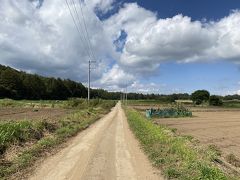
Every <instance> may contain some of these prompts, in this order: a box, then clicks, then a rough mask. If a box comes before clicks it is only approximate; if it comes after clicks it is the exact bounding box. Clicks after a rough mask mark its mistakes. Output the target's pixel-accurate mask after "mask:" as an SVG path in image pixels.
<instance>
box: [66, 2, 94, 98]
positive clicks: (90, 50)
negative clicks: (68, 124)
mask: <svg viewBox="0 0 240 180" xmlns="http://www.w3.org/2000/svg"><path fill="white" fill-rule="evenodd" d="M65 1H66V4H67V6H68V9H69V11H70V14H71V16H72V19H73V22H74V24H75V26H76V28H77V31H78V32H79V36H80V38H81V40H83V42H84V41H85V40H86V43H87V48H86V50H87V54H88V56H89V60H88V101H89V100H90V85H91V84H90V82H91V63H93V62H95V61H93V60H92V59H95V56H94V53H93V50H92V46H91V42H90V38H89V33H88V30H87V25H86V22H85V18H84V14H83V10H82V4H81V2H80V1H79V5H80V10H81V15H82V19H83V23H84V28H85V31H86V36H87V37H85V33H84V32H83V39H82V36H81V32H80V29H79V27H78V25H79V26H80V28H81V27H82V26H81V20H80V17H79V14H78V10H77V8H76V5H75V1H74V0H71V2H72V4H73V11H74V12H75V14H76V17H77V20H78V23H77V21H76V19H75V17H74V15H73V13H72V10H71V8H70V5H69V3H68V1H67V0H65ZM84 28H83V29H84ZM81 29H82V28H81ZM91 56H92V57H91Z"/></svg>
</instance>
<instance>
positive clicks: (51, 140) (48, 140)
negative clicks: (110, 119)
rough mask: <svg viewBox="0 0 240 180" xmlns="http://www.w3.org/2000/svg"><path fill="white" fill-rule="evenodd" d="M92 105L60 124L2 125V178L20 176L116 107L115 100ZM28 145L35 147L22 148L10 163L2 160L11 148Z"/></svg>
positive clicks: (24, 123) (30, 122)
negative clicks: (40, 159) (48, 153)
mask: <svg viewBox="0 0 240 180" xmlns="http://www.w3.org/2000/svg"><path fill="white" fill-rule="evenodd" d="M91 103H92V104H91V105H90V106H86V107H84V108H79V110H77V111H74V112H73V113H72V114H69V115H67V116H66V117H64V118H62V119H60V120H59V121H57V122H47V121H36V122H35V121H27V120H25V121H20V122H14V121H13V122H6V123H5V122H2V123H0V179H8V178H9V177H12V176H14V174H16V173H19V172H20V174H21V171H23V170H25V169H26V168H28V167H31V166H32V165H34V162H35V161H36V160H38V159H39V158H40V157H42V156H44V154H45V153H46V152H48V151H51V150H53V149H54V148H56V147H58V146H59V145H60V144H62V143H63V142H66V141H67V139H68V138H70V137H72V136H74V135H76V134H77V133H78V132H80V131H82V130H84V129H86V128H88V127H89V126H90V125H91V124H92V123H94V122H95V121H97V120H98V119H99V118H100V117H101V116H103V115H104V114H106V113H107V112H109V111H110V109H111V108H112V107H113V106H114V105H115V104H116V102H115V101H104V100H98V101H97V102H96V100H95V101H92V102H91ZM68 107H70V106H68ZM77 107H78V106H77ZM27 142H32V143H33V145H31V146H30V147H26V148H23V149H22V150H21V151H20V152H19V153H18V154H17V155H16V156H15V157H14V158H13V159H11V161H9V160H8V161H7V162H5V161H2V160H1V156H2V159H3V160H4V153H6V152H7V151H8V148H9V147H11V146H12V145H16V144H18V145H21V146H24V143H27Z"/></svg>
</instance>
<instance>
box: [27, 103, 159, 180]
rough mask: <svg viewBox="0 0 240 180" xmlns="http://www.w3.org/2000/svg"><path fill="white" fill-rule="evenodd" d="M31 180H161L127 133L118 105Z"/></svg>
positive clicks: (125, 121) (41, 166)
mask: <svg viewBox="0 0 240 180" xmlns="http://www.w3.org/2000/svg"><path fill="white" fill-rule="evenodd" d="M30 179H32V180H33V179H34V180H36V179H37V180H40V179H41V180H42V179H44V180H48V179H49V180H55V179H56V180H61V179H74V180H75V179H76V180H78V179H80V180H81V179H82V180H95V179H96V180H98V179H99V180H115V179H116V180H155V179H156V180H157V179H158V180H161V179H162V178H161V176H160V175H158V174H157V172H156V171H155V170H154V169H153V168H152V166H151V164H150V163H149V162H148V160H147V158H146V156H145V155H144V154H143V152H142V151H141V149H140V148H139V144H138V142H137V141H136V139H135V138H134V136H133V134H132V133H131V131H130V130H129V127H128V124H127V120H126V117H125V114H124V112H123V110H122V108H121V105H120V103H118V104H117V105H116V106H115V107H114V108H113V110H112V111H111V112H110V113H109V114H108V115H106V116H105V117H104V118H102V119H100V120H99V121H98V122H96V123H95V124H94V125H92V126H91V127H90V128H88V129H87V130H85V131H83V132H82V133H80V134H79V135H78V136H77V137H76V138H74V139H73V140H72V142H71V143H70V145H69V146H68V147H67V148H65V149H63V150H62V151H60V152H59V153H58V154H56V155H55V156H53V157H51V158H49V159H47V160H46V161H45V162H43V164H42V165H40V167H39V168H38V169H37V170H36V172H35V173H34V174H33V176H32V177H30Z"/></svg>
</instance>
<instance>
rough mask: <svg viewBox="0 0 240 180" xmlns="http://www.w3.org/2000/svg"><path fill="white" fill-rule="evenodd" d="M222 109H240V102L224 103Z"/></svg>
mask: <svg viewBox="0 0 240 180" xmlns="http://www.w3.org/2000/svg"><path fill="white" fill-rule="evenodd" d="M222 107H225V108H240V101H224V102H223V106H222Z"/></svg>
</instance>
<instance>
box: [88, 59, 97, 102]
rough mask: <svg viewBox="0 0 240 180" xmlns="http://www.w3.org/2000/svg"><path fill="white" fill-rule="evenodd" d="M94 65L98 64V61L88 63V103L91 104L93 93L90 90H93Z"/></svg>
mask: <svg viewBox="0 0 240 180" xmlns="http://www.w3.org/2000/svg"><path fill="white" fill-rule="evenodd" d="M92 63H96V61H91V60H89V61H88V102H90V99H91V93H90V89H91V70H92V69H94V68H93V67H92V66H91V65H92Z"/></svg>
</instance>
